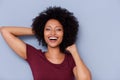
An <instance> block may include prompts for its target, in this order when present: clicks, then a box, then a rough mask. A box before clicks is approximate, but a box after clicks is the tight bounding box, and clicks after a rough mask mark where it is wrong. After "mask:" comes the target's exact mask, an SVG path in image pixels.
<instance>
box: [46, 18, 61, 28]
mask: <svg viewBox="0 0 120 80" xmlns="http://www.w3.org/2000/svg"><path fill="white" fill-rule="evenodd" d="M52 26H54V27H63V26H62V24H61V23H60V22H59V21H58V20H56V19H50V20H48V21H47V22H46V24H45V27H52Z"/></svg>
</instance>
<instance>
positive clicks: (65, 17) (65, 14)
mask: <svg viewBox="0 0 120 80" xmlns="http://www.w3.org/2000/svg"><path fill="white" fill-rule="evenodd" d="M50 19H56V20H58V21H59V22H60V23H61V24H62V26H63V31H64V34H63V40H62V42H61V44H60V50H61V52H64V51H65V49H66V48H67V47H68V46H70V45H72V44H74V43H75V41H76V38H77V33H78V27H79V24H78V21H77V18H76V17H75V16H74V15H73V13H72V12H69V11H68V10H67V9H65V8H61V7H56V6H55V7H48V8H47V9H46V10H44V11H43V12H41V13H40V14H39V15H38V16H37V17H35V18H34V19H33V23H32V30H33V32H34V33H35V36H36V38H37V39H38V41H39V44H42V45H43V46H47V44H46V42H45V40H44V28H45V24H46V22H47V21H48V20H50Z"/></svg>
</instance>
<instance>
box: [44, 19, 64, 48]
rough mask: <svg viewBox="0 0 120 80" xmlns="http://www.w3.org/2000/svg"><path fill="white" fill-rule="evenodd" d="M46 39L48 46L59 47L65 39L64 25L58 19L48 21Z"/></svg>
mask: <svg viewBox="0 0 120 80" xmlns="http://www.w3.org/2000/svg"><path fill="white" fill-rule="evenodd" d="M44 39H45V41H46V43H47V46H48V47H52V48H55V47H59V45H60V43H61V42H62V40H63V26H62V25H61V24H60V22H59V21H58V20H56V19H50V20H48V21H47V23H46V25H45V28H44Z"/></svg>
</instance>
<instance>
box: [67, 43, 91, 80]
mask: <svg viewBox="0 0 120 80" xmlns="http://www.w3.org/2000/svg"><path fill="white" fill-rule="evenodd" d="M67 50H68V51H70V53H71V54H72V56H73V59H74V61H75V64H76V66H75V67H74V69H73V73H74V75H75V77H76V79H77V80H91V74H90V71H89V70H88V68H87V67H86V66H85V64H84V63H83V61H82V60H81V58H80V57H79V54H78V51H77V48H76V45H75V44H73V45H72V46H69V47H68V48H67Z"/></svg>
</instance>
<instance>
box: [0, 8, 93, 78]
mask: <svg viewBox="0 0 120 80" xmlns="http://www.w3.org/2000/svg"><path fill="white" fill-rule="evenodd" d="M78 26H79V25H78V21H77V19H76V17H75V16H74V15H73V13H71V12H69V11H68V10H66V9H64V8H61V7H49V8H47V9H46V10H45V11H43V12H41V13H40V14H39V15H38V16H37V17H35V18H34V20H33V23H32V28H26V27H12V26H11V27H10V26H9V27H5V26H4V27H0V32H1V34H2V36H3V38H4V39H5V41H6V42H7V43H8V45H9V46H10V48H12V49H13V50H14V51H15V52H16V53H17V54H18V55H19V56H21V57H22V58H23V59H25V60H26V61H27V62H28V63H29V65H30V67H31V70H32V73H33V77H34V80H74V78H75V79H76V80H91V74H90V71H89V70H88V68H87V67H86V66H85V64H84V63H83V61H82V60H81V58H80V56H79V53H78V50H77V47H76V45H75V44H74V43H75V41H76V36H77V32H78ZM25 35H35V36H36V38H37V39H38V41H39V43H40V44H42V45H43V46H45V47H46V48H47V51H45V52H42V50H38V49H36V48H34V47H33V46H31V45H29V44H26V43H24V42H23V41H22V40H20V39H19V38H18V37H17V36H25Z"/></svg>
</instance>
